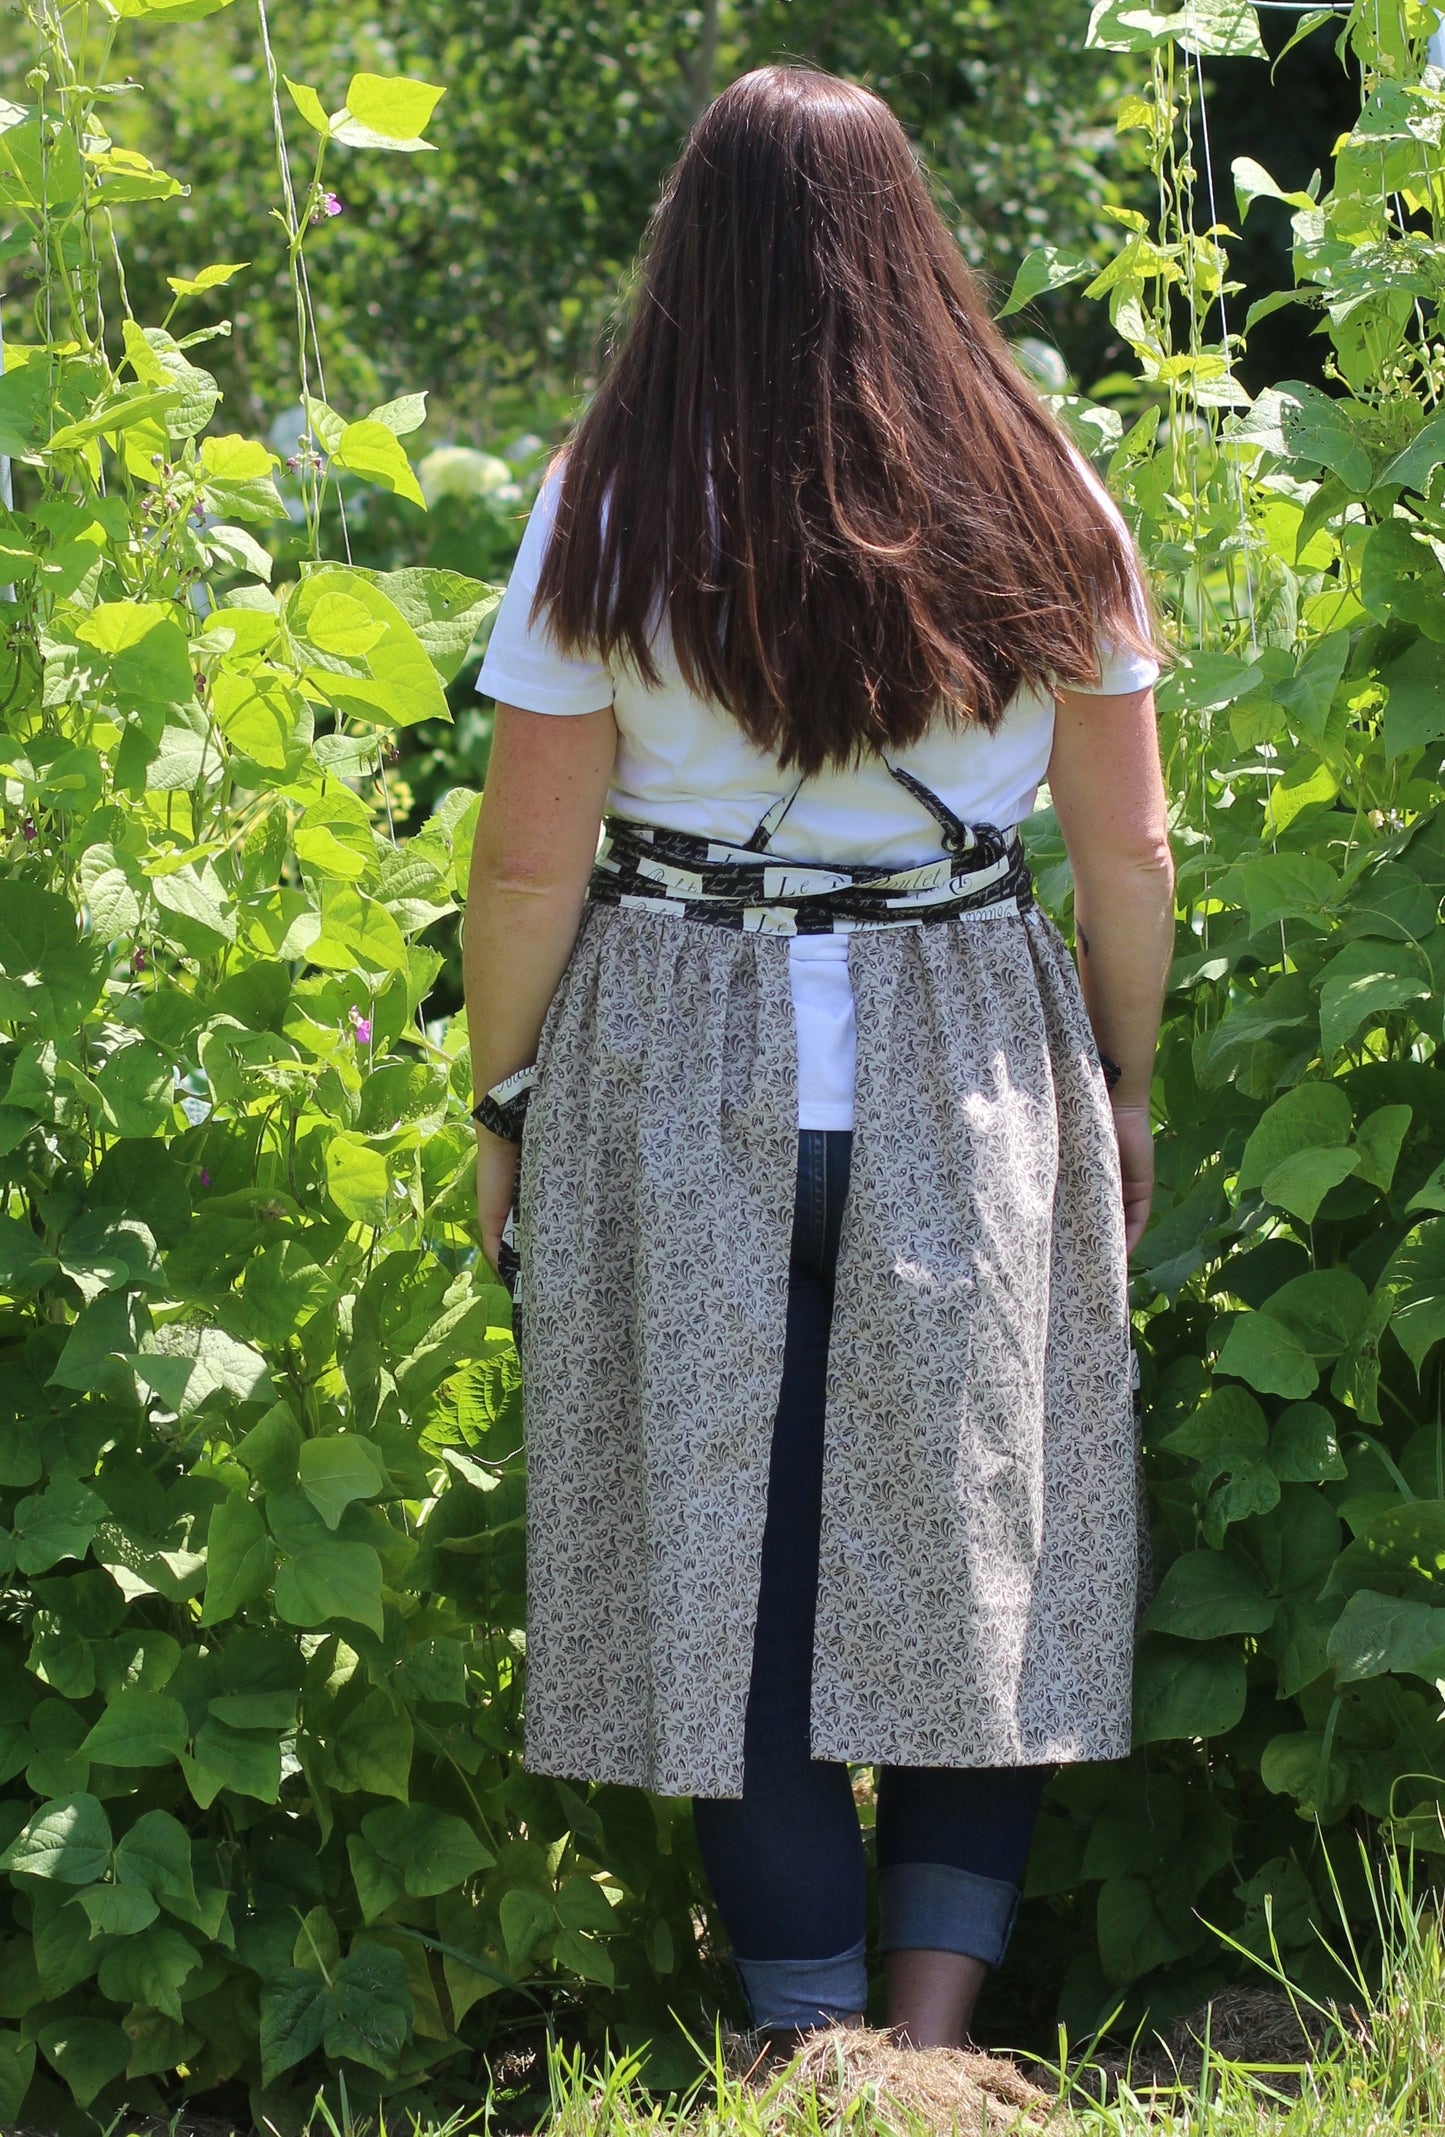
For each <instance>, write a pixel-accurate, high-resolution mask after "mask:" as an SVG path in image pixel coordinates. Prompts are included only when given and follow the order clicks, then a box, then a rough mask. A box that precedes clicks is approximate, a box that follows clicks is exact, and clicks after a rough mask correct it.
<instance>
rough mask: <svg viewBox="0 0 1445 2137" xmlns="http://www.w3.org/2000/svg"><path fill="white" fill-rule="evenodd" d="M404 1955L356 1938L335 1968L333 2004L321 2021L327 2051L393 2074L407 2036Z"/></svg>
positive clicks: (409, 2010) (409, 2008)
mask: <svg viewBox="0 0 1445 2137" xmlns="http://www.w3.org/2000/svg"><path fill="white" fill-rule="evenodd" d="M411 2027H412V2001H411V1990H410V1989H409V1988H408V1987H407V1979H406V1961H405V1960H404V1959H403V1958H402V1956H401V1953H400V1952H397V1951H392V1950H390V1949H389V1948H388V1947H387V1946H386V1945H384V1944H357V1945H356V1946H354V1947H353V1949H352V1951H351V1952H350V1953H349V1954H348V1956H347V1957H346V1958H345V1959H343V1960H342V1962H341V1965H340V1966H339V1968H338V1969H337V1973H336V1983H335V2010H334V2014H333V2016H332V2017H331V2019H330V2020H329V2022H328V2024H327V2027H326V2037H325V2046H326V2053H327V2054H328V2055H330V2056H345V2057H347V2059H348V2060H349V2061H351V2062H353V2063H363V2064H365V2065H366V2067H367V2069H369V2070H376V2071H379V2072H380V2073H381V2075H382V2076H383V2077H390V2076H392V2075H394V2074H395V2071H396V2068H397V2065H398V2063H399V2061H400V2059H401V2052H402V2050H403V2048H405V2046H406V2044H407V2041H408V2040H409V2039H410V2037H411Z"/></svg>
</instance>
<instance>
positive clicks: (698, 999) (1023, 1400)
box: [517, 899, 1149, 1796]
mask: <svg viewBox="0 0 1445 2137" xmlns="http://www.w3.org/2000/svg"><path fill="white" fill-rule="evenodd" d="M848 962H849V970H850V974H851V978H852V984H853V992H854V998H855V1005H856V1016H857V1027H858V1070H857V1086H856V1093H855V1124H854V1131H853V1157H852V1173H851V1179H850V1185H849V1190H848V1200H847V1205H846V1209H845V1214H844V1223H843V1235H842V1245H841V1250H840V1256H839V1265H838V1279H837V1292H836V1304H835V1309H834V1319H833V1330H832V1338H831V1346H830V1352H829V1361H828V1383H827V1426H826V1447H825V1455H824V1474H823V1509H822V1520H823V1533H822V1553H821V1562H820V1569H819V1584H818V1610H817V1630H816V1637H815V1648H814V1664H813V1689H812V1713H811V1737H812V1750H813V1755H814V1756H815V1757H817V1758H827V1759H840V1760H847V1761H849V1762H870V1761H880V1760H886V1761H889V1762H893V1763H900V1764H907V1765H949V1766H973V1765H999V1766H1007V1765H1018V1764H1025V1765H1035V1764H1046V1763H1051V1762H1054V1761H1070V1760H1079V1759H1109V1758H1121V1757H1123V1756H1125V1755H1126V1754H1127V1752H1128V1750H1129V1741H1130V1711H1131V1690H1132V1663H1133V1645H1134V1633H1135V1625H1136V1621H1137V1615H1138V1611H1139V1609H1140V1607H1141V1601H1142V1598H1143V1596H1144V1594H1145V1593H1146V1592H1147V1587H1148V1580H1149V1575H1148V1566H1147V1529H1146V1527H1145V1525H1144V1522H1143V1520H1142V1508H1141V1495H1140V1476H1139V1457H1138V1439H1137V1426H1136V1423H1135V1416H1134V1408H1133V1401H1132V1395H1131V1385H1130V1365H1131V1357H1130V1345H1129V1322H1128V1310H1127V1294H1126V1273H1125V1260H1124V1239H1123V1216H1122V1207H1121V1199H1120V1188H1119V1169H1118V1155H1117V1148H1116V1144H1115V1140H1114V1134H1113V1124H1112V1115H1111V1112H1110V1108H1109V1103H1108V1096H1107V1091H1106V1088H1105V1082H1104V1075H1103V1071H1102V1068H1101V1066H1100V1063H1099V1058H1098V1053H1097V1050H1096V1047H1095V1044H1094V1040H1093V1035H1092V1032H1091V1030H1090V1027H1089V1024H1088V1020H1087V1017H1086V1015H1085V1011H1084V1006H1083V1001H1082V997H1081V995H1080V992H1079V986H1078V979H1077V975H1076V973H1075V970H1074V967H1073V963H1072V960H1071V959H1070V957H1069V955H1068V953H1067V951H1066V949H1065V947H1064V945H1063V942H1062V940H1061V938H1060V937H1059V935H1058V932H1057V930H1056V929H1055V928H1054V926H1053V924H1052V922H1050V921H1049V920H1048V918H1047V917H1046V916H1045V915H1044V914H1043V913H1042V912H1040V911H1039V910H1038V908H1037V907H1033V906H1032V905H1030V904H1028V903H1027V902H1025V901H1023V900H1009V901H1005V902H1000V903H994V904H990V905H987V906H984V907H982V908H979V909H976V910H965V911H961V912H957V913H955V914H954V915H953V916H952V917H949V918H946V919H942V920H939V921H936V922H935V923H933V924H931V925H927V926H919V925H913V926H890V925H883V926H876V927H870V926H862V927H858V928H857V929H856V930H851V929H850V932H849V943H848ZM537 1067H538V1073H537V1081H536V1084H535V1086H534V1089H533V1092H532V1096H531V1102H530V1110H529V1112H528V1116H527V1126H526V1131H525V1134H524V1136H523V1141H522V1158H521V1167H520V1182H519V1194H518V1212H517V1217H518V1225H517V1231H518V1243H519V1248H520V1253H521V1260H522V1268H523V1287H522V1291H521V1295H520V1298H519V1303H518V1311H517V1324H518V1341H519V1345H520V1349H521V1359H522V1370H523V1377H524V1384H525V1394H526V1457H527V1475H528V1499H527V1547H528V1584H527V1696H526V1712H525V1754H524V1764H525V1766H526V1767H527V1769H528V1770H530V1771H532V1772H536V1773H551V1774H558V1775H564V1776H568V1777H571V1778H574V1779H584V1780H594V1781H614V1782H622V1783H628V1784H633V1785H636V1786H640V1787H644V1788H648V1789H652V1790H655V1791H656V1792H658V1793H660V1794H664V1795H687V1794H695V1795H703V1796H738V1795H740V1794H741V1793H742V1779H743V1721H744V1713H745V1709H746V1703H747V1695H748V1684H749V1677H750V1672H751V1662H752V1646H753V1631H754V1623H755V1617H756V1609H757V1596H758V1579H759V1569H760V1563H761V1549H762V1533H763V1522H764V1517H765V1513H766V1505H767V1483H768V1463H769V1452H770V1445H771V1436H772V1427H773V1419H774V1413H775V1410H776V1407H777V1400H778V1392H779V1387H780V1383H781V1379H782V1366H783V1338H784V1325H785V1317H786V1310H787V1291H788V1259H789V1235H790V1227H791V1220H792V1211H793V1194H794V1184H795V1174H796V1162H797V1061H796V1040H795V1027H794V1018H793V1009H792V999H791V993H790V987H789V976H788V942H787V938H786V935H779V934H777V933H774V932H772V931H770V930H769V929H768V928H767V927H761V928H759V927H746V928H744V927H727V926H714V925H709V924H707V923H706V922H703V921H699V920H697V919H693V918H688V917H680V916H679V915H678V913H677V912H676V911H675V910H667V909H665V908H664V909H656V908H655V907H652V908H649V904H648V901H647V900H646V899H638V900H636V901H630V902H627V903H607V902H601V901H597V902H593V903H591V904H590V905H589V907H588V909H587V911H586V913H585V914H584V917H583V923H582V927H581V931H580V933H579V936H578V940H577V945H576V948H575V950H574V952H573V955H572V958H571V961H570V963H569V965H568V968H567V971H566V973H565V975H564V978H563V980H562V984H561V986H560V988H559V990H558V993H557V995H556V997H555V999H554V1001H553V1003H552V1006H551V1009H550V1010H549V1012H548V1015H547V1019H546V1023H545V1025H544V1028H543V1032H542V1038H541V1044H540V1048H539V1053H538V1064H537Z"/></svg>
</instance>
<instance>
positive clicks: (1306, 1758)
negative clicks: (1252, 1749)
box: [1259, 1729, 1354, 1825]
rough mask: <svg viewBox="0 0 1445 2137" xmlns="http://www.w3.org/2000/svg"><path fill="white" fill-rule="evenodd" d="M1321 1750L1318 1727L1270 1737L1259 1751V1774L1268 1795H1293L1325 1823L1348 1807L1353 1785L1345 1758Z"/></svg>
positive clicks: (1300, 1806) (1303, 1806)
mask: <svg viewBox="0 0 1445 2137" xmlns="http://www.w3.org/2000/svg"><path fill="white" fill-rule="evenodd" d="M1323 1753H1324V1736H1323V1734H1322V1732H1321V1731H1319V1730H1315V1729H1309V1730H1300V1731H1298V1732H1294V1733H1289V1734H1285V1735H1281V1736H1275V1737H1271V1739H1270V1741H1269V1742H1268V1743H1267V1744H1266V1745H1265V1747H1264V1750H1263V1752H1262V1753H1261V1754H1260V1761H1259V1777H1260V1779H1261V1780H1262V1781H1263V1783H1264V1785H1265V1787H1266V1788H1267V1789H1268V1790H1269V1791H1270V1793H1271V1795H1276V1796H1293V1797H1294V1799H1295V1801H1296V1803H1297V1804H1298V1805H1299V1808H1300V1810H1301V1811H1302V1812H1303V1813H1304V1814H1305V1815H1306V1816H1307V1817H1310V1818H1314V1817H1318V1818H1319V1820H1320V1822H1321V1824H1325V1825H1328V1824H1330V1823H1332V1822H1333V1820H1334V1819H1336V1818H1339V1817H1341V1816H1342V1815H1343V1814H1344V1812H1345V1811H1346V1810H1348V1809H1349V1807H1350V1804H1351V1802H1352V1801H1353V1800H1354V1789H1353V1785H1352V1776H1351V1773H1350V1769H1349V1766H1348V1764H1347V1763H1346V1761H1345V1760H1344V1759H1343V1758H1340V1757H1338V1756H1336V1757H1332V1758H1329V1759H1326V1758H1325V1757H1324V1756H1323Z"/></svg>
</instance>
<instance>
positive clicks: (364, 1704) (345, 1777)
mask: <svg viewBox="0 0 1445 2137" xmlns="http://www.w3.org/2000/svg"><path fill="white" fill-rule="evenodd" d="M323 1548H324V1547H323ZM333 1548H341V1547H340V1546H333ZM373 1555H374V1554H373ZM327 1750H328V1752H329V1754H330V1761H329V1763H330V1770H331V1774H332V1778H333V1784H334V1786H335V1787H337V1788H338V1789H342V1790H354V1789H364V1790H365V1791H366V1792H367V1794H369V1795H373V1796H395V1797H396V1798H397V1799H398V1800H399V1801H400V1802H401V1803H405V1802H406V1800H407V1788H408V1781H409V1777H410V1773H411V1757H412V1726H411V1718H410V1716H409V1715H408V1714H407V1711H406V1709H405V1707H403V1706H401V1705H400V1704H399V1703H398V1702H397V1701H395V1700H393V1699H391V1698H390V1697H389V1696H388V1695H387V1694H386V1693H385V1692H383V1691H381V1690H376V1691H372V1692H368V1693H367V1695H366V1697H365V1698H364V1699H363V1700H362V1701H361V1703H360V1705H359V1706H356V1707H353V1709H352V1710H351V1712H350V1713H349V1714H348V1715H347V1716H346V1718H345V1720H344V1721H343V1722H342V1723H341V1724H340V1725H339V1727H337V1728H336V1729H334V1730H333V1731H332V1734H331V1738H330V1742H329V1743H328V1745H327ZM362 1829H363V1831H365V1830H366V1828H365V1825H364V1824H363V1828H362ZM367 1838H368V1839H369V1840H370V1839H372V1838H373V1836H372V1835H371V1834H370V1833H367ZM374 1844H375V1843H374V1841H373V1845H374ZM441 1889H442V1890H443V1891H445V1890H446V1889H447V1888H446V1887H445V1886H443V1887H442V1888H441Z"/></svg>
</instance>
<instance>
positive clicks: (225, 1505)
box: [201, 1493, 276, 1625]
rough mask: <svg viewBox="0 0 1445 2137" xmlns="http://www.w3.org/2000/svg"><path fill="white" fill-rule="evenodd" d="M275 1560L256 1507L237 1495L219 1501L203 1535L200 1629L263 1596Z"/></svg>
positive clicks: (219, 1622) (218, 1621) (232, 1615)
mask: <svg viewBox="0 0 1445 2137" xmlns="http://www.w3.org/2000/svg"><path fill="white" fill-rule="evenodd" d="M275 1564H276V1557H275V1553H274V1552H273V1550H272V1549H271V1541H270V1538H269V1537H268V1536H267V1534H266V1524H265V1522H264V1521H263V1520H262V1519H261V1513H260V1509H259V1507H255V1506H253V1505H252V1504H251V1502H250V1500H249V1499H245V1498H243V1497H242V1496H241V1495H240V1494H239V1493H233V1494H232V1495H231V1497H230V1498H228V1499H223V1500H222V1501H221V1503H220V1505H219V1506H218V1507H216V1508H215V1510H214V1511H213V1513H212V1515H211V1525H210V1527H209V1529H208V1530H207V1532H206V1599H205V1604H204V1607H203V1608H202V1611H201V1623H202V1624H203V1625H220V1624H222V1623H224V1621H225V1620H226V1619H227V1618H233V1617H234V1616H235V1615H236V1612H237V1611H238V1610H241V1609H243V1608H244V1607H245V1605H246V1604H247V1603H253V1602H255V1601H256V1599H257V1597H258V1596H261V1595H264V1594H265V1592H266V1589H267V1588H268V1587H269V1585H270V1581H271V1575H272V1572H273V1570H274V1568H275Z"/></svg>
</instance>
